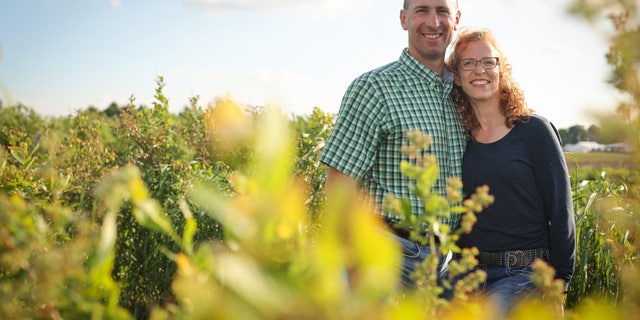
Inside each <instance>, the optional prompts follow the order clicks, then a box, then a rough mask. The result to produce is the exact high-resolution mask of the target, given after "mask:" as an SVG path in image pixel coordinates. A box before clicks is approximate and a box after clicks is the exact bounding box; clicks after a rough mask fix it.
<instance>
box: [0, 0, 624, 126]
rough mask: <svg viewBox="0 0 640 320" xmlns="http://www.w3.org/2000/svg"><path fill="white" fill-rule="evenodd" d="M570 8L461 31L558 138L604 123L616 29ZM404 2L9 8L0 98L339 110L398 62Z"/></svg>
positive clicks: (478, 5)
mask: <svg viewBox="0 0 640 320" xmlns="http://www.w3.org/2000/svg"><path fill="white" fill-rule="evenodd" d="M568 2H569V0H539V1H529V0H459V3H460V7H461V11H462V17H461V20H460V25H461V26H470V27H485V28H489V29H491V30H493V31H494V32H495V33H496V35H497V37H498V40H499V41H500V44H501V46H502V49H503V52H504V54H505V56H506V57H507V58H508V60H509V62H510V63H511V64H512V66H513V75H514V77H515V79H516V81H518V82H519V84H520V86H521V87H522V89H523V90H524V92H525V95H526V98H527V100H528V104H529V106H530V107H531V108H533V109H535V110H536V112H537V113H538V114H540V115H542V116H544V117H546V118H548V119H549V120H551V121H552V122H553V123H554V124H555V125H556V127H558V128H568V127H570V126H573V125H577V124H579V125H584V126H585V127H588V126H589V125H591V124H597V119H596V118H594V117H593V116H592V114H593V113H594V112H605V113H606V112H613V110H615V106H616V105H617V102H618V101H619V99H621V95H620V94H619V93H618V92H617V91H616V90H615V89H613V88H612V87H611V86H610V85H608V84H607V83H606V79H607V77H608V75H609V68H608V66H607V64H606V60H605V54H606V51H607V48H608V45H607V30H606V27H605V26H604V25H601V26H594V25H590V24H588V23H587V22H585V21H583V20H581V19H579V18H576V17H574V16H570V15H568V14H567V13H566V6H567V5H568ZM401 7H402V1H401V0H349V1H345V0H0V99H1V100H2V101H3V105H4V106H8V105H15V104H18V103H21V104H23V105H26V106H28V107H31V108H33V109H34V110H35V111H36V112H37V113H39V114H41V115H44V116H48V115H52V116H63V115H73V114H75V112H77V111H78V110H82V109H85V108H87V107H89V106H93V107H96V108H97V109H99V110H103V109H105V108H107V107H108V106H109V104H111V103H112V102H116V103H117V104H118V105H126V104H127V103H128V102H129V99H130V98H134V99H135V101H134V103H135V104H136V105H147V106H149V105H151V104H152V102H153V101H154V94H155V89H156V80H157V78H158V77H159V76H162V77H163V78H164V82H165V87H164V89H163V92H164V95H165V96H166V97H167V98H168V99H169V104H170V110H171V112H175V113H178V112H180V111H182V110H183V109H184V107H185V106H187V105H189V101H190V98H193V97H198V98H199V104H200V106H202V107H206V106H208V105H211V104H213V103H215V100H216V99H217V98H220V97H230V98H232V99H233V100H235V101H237V102H239V103H241V104H247V105H253V106H271V107H279V108H281V109H282V110H283V111H284V112H285V113H287V114H297V115H305V114H309V113H310V112H311V110H312V109H313V108H314V107H318V108H320V109H321V110H323V111H325V112H331V113H337V112H338V110H339V107H340V101H341V99H342V95H343V94H344V91H345V89H346V88H347V86H348V85H349V83H350V82H351V81H352V80H353V79H354V78H355V77H356V76H358V75H360V74H362V73H364V72H366V71H368V70H371V69H374V68H377V67H379V66H381V65H384V64H387V63H389V62H392V61H394V60H397V59H398V58H399V57H400V54H401V51H402V50H403V49H404V48H405V47H406V46H407V33H406V31H404V30H403V29H402V27H401V25H400V20H399V12H400V9H401Z"/></svg>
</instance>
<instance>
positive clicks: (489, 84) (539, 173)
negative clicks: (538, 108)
mask: <svg viewBox="0 0 640 320" xmlns="http://www.w3.org/2000/svg"><path fill="white" fill-rule="evenodd" d="M451 48H452V51H451V55H450V57H449V59H448V61H447V64H448V66H449V67H450V69H451V70H452V71H453V73H454V75H455V79H454V84H455V87H454V89H453V93H452V95H453V98H454V100H455V101H456V104H457V105H458V107H459V108H460V111H461V113H462V121H463V124H464V126H465V129H466V133H467V140H468V141H467V147H466V150H465V155H464V158H463V165H462V178H463V183H464V193H465V195H470V194H472V193H474V192H475V189H476V188H477V187H478V186H481V185H488V186H489V188H490V193H491V194H492V195H493V196H494V197H495V202H494V204H492V205H491V206H489V207H487V208H486V209H485V210H484V211H482V212H481V213H480V214H478V221H477V222H476V224H475V225H474V227H473V230H472V231H471V232H470V233H469V234H465V235H463V236H462V237H461V238H460V240H459V242H458V245H459V246H460V247H463V248H464V247H477V248H478V249H479V251H480V255H479V256H478V261H479V265H478V268H480V269H483V270H484V271H485V272H486V273H487V280H486V283H484V284H483V285H482V288H481V289H482V291H483V292H486V293H487V294H488V296H489V298H490V301H492V302H493V303H495V306H496V308H497V311H498V312H499V313H500V314H501V315H502V316H506V315H507V314H508V313H509V312H510V311H511V309H512V307H513V306H515V304H517V303H518V302H519V301H520V300H521V299H523V298H525V297H526V296H528V295H529V294H530V293H532V292H534V291H535V287H534V285H533V284H532V283H531V281H530V280H529V275H530V274H531V271H532V270H531V263H532V262H533V261H534V260H535V259H543V260H546V261H547V263H548V264H549V265H551V266H552V267H554V268H555V270H556V278H558V279H562V280H564V282H565V289H566V288H567V286H568V282H569V280H570V279H571V276H572V275H573V271H574V267H575V257H576V249H575V221H574V216H573V205H572V202H571V186H570V182H569V176H568V172H567V166H566V162H565V159H564V155H563V153H562V147H561V145H560V138H559V136H558V133H557V131H556V129H555V127H554V126H553V125H552V124H551V123H550V122H549V121H548V120H546V119H545V118H543V117H541V116H538V115H535V114H533V110H531V109H529V108H527V105H526V103H525V99H524V94H523V92H522V90H521V89H520V88H519V86H518V84H517V83H516V82H514V81H513V79H512V78H511V66H510V65H509V64H508V63H507V59H506V58H505V57H504V55H503V54H502V52H501V50H500V47H499V46H498V43H497V40H496V38H495V36H494V35H493V33H492V32H491V31H489V30H486V29H466V30H461V31H460V32H459V34H458V37H457V40H456V41H455V42H454V43H452V45H451ZM565 291H566V290H565Z"/></svg>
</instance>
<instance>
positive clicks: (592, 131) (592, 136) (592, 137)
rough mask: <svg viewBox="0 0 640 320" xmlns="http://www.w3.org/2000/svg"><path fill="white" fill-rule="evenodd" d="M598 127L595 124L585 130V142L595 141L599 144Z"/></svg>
mask: <svg viewBox="0 0 640 320" xmlns="http://www.w3.org/2000/svg"><path fill="white" fill-rule="evenodd" d="M599 140H600V127H598V126H597V125H595V124H592V125H590V126H589V128H588V129H587V141H596V142H600V141H599Z"/></svg>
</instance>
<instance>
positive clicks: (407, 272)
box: [392, 234, 446, 289]
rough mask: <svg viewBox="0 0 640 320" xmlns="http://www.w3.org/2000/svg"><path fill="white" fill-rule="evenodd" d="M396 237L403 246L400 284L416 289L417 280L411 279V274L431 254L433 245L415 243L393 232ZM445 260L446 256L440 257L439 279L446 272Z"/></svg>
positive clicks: (405, 287) (404, 287) (406, 287)
mask: <svg viewBox="0 0 640 320" xmlns="http://www.w3.org/2000/svg"><path fill="white" fill-rule="evenodd" d="M392 236H393V237H394V239H395V240H396V241H398V243H399V244H400V246H401V247H402V265H401V266H400V274H401V278H400V284H401V285H402V288H403V289H415V288H416V282H415V281H414V280H413V279H411V274H413V273H414V272H415V271H416V267H417V266H418V265H419V264H420V263H422V262H423V261H424V259H426V258H427V256H428V255H429V254H431V247H429V245H421V244H419V243H415V242H413V241H409V240H407V239H405V238H402V237H398V236H397V235H395V234H392ZM445 260H446V259H444V258H442V257H441V258H440V263H439V265H438V272H439V274H438V279H441V278H442V277H443V276H444V274H445V272H446V268H445Z"/></svg>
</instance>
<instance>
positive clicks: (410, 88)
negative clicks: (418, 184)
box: [320, 49, 466, 228]
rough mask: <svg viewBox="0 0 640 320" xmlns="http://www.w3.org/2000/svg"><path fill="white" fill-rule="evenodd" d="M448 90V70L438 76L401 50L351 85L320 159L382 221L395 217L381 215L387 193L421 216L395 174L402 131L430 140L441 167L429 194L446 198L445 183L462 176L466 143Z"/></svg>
mask: <svg viewBox="0 0 640 320" xmlns="http://www.w3.org/2000/svg"><path fill="white" fill-rule="evenodd" d="M452 87H453V75H452V74H451V73H450V72H448V71H445V72H444V75H443V77H440V76H439V75H438V74H437V73H435V72H433V71H431V70H430V69H428V68H427V67H426V66H424V65H422V64H421V63H419V62H418V61H417V60H415V59H414V58H413V57H411V56H410V55H409V53H408V51H407V50H406V49H405V50H404V51H403V52H402V55H401V56H400V59H399V60H398V61H395V62H392V63H390V64H388V65H385V66H382V67H380V68H378V69H375V70H372V71H369V72H367V73H365V74H363V75H361V76H360V77H358V78H356V79H355V80H354V81H353V82H352V83H351V85H350V86H349V88H348V89H347V91H346V93H345V95H344V98H343V100H342V105H341V107H340V111H339V114H338V118H337V120H336V123H335V127H334V129H333V132H332V133H331V136H330V137H329V139H328V140H327V143H326V145H325V147H324V150H323V153H322V155H321V156H320V161H322V162H323V163H325V164H326V165H329V166H332V167H334V168H336V169H337V170H339V171H341V172H342V173H344V174H346V175H349V176H351V177H352V178H354V179H356V180H357V181H358V184H359V186H360V188H361V189H364V190H365V191H368V192H366V195H368V196H367V199H368V201H374V202H373V204H374V207H375V208H376V211H377V212H379V213H380V214H381V215H382V216H383V217H386V218H392V219H394V218H396V219H397V217H396V216H395V215H394V214H393V213H389V212H382V206H381V204H382V203H383V200H384V196H385V194H387V193H391V194H393V195H395V196H396V197H398V198H403V197H406V198H408V199H410V201H411V205H412V210H413V211H412V212H414V213H420V212H424V205H423V203H422V201H421V200H420V199H419V198H418V197H416V196H414V195H412V194H411V191H410V190H409V186H410V184H411V183H413V182H412V181H411V180H410V179H409V178H407V177H406V176H404V175H403V174H402V172H401V171H400V162H401V161H402V160H408V158H407V155H406V154H405V153H403V152H402V151H401V150H400V148H401V146H402V145H403V144H405V145H406V144H408V140H407V139H406V136H405V133H406V132H407V131H409V130H421V131H422V132H423V133H424V134H429V135H431V136H432V144H431V146H430V148H429V152H432V153H434V154H435V156H436V158H437V161H438V165H439V168H440V176H439V178H438V181H437V182H436V185H435V186H434V191H435V190H438V191H439V192H440V193H441V194H442V195H445V194H446V189H445V187H446V180H447V179H448V178H450V177H454V176H456V177H460V176H461V165H462V155H463V153H464V148H465V143H466V142H465V137H464V129H463V126H462V124H461V122H460V114H459V112H458V111H457V108H456V106H455V105H454V103H453V100H452V99H451V96H450V92H451V89H452ZM372 198H373V199H372ZM458 220H459V217H458V216H457V215H452V218H451V219H449V221H444V222H445V223H448V224H449V225H451V227H452V228H453V227H456V226H457V223H458Z"/></svg>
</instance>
